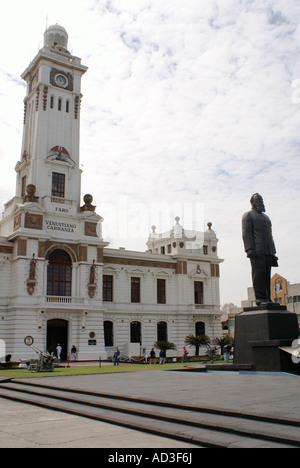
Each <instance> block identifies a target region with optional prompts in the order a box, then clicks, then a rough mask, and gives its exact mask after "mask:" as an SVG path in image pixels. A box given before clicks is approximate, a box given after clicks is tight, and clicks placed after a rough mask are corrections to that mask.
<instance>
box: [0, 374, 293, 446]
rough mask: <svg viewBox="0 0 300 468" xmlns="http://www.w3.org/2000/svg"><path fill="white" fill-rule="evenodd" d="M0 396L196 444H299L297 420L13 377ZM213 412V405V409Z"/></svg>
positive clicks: (3, 384)
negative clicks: (180, 405)
mask: <svg viewBox="0 0 300 468" xmlns="http://www.w3.org/2000/svg"><path fill="white" fill-rule="evenodd" d="M0 397H3V398H9V399H12V400H16V401H21V402H23V403H29V404H34V405H39V406H43V407H46V408H50V409H53V410H59V411H63V412H67V413H72V414H76V415H80V416H84V417H89V418H93V419H97V420H100V421H104V422H108V423H111V424H117V425H121V426H124V427H127V428H131V429H136V430H140V431H144V432H150V433H153V434H156V435H161V436H164V437H169V438H174V439H179V440H182V441H185V442H190V443H191V442H192V443H194V444H195V445H197V446H202V447H222V448H224V447H257V448H258V447H261V448H263V447H264V448H273V447H289V448H290V447H299V446H300V434H299V432H300V431H299V426H298V427H297V426H293V425H287V424H286V423H285V424H283V425H282V424H278V423H273V422H264V421H260V420H254V419H252V420H249V419H245V418H243V417H237V416H235V417H233V416H228V415H225V414H224V415H221V414H214V413H213V412H211V411H210V412H205V411H201V409H198V411H195V408H192V407H191V408H190V409H181V408H178V407H176V405H168V406H165V405H162V406H160V405H158V404H157V402H156V404H151V403H149V402H148V401H145V400H144V401H143V400H139V401H138V402H137V401H128V399H126V398H116V397H114V398H111V397H110V396H109V395H105V396H103V395H98V394H89V393H87V392H74V391H71V390H70V389H68V390H63V389H55V388H54V389H53V388H49V387H47V386H40V385H29V384H24V383H21V381H19V382H10V383H2V384H1V385H0ZM217 413H219V411H218V412H217Z"/></svg>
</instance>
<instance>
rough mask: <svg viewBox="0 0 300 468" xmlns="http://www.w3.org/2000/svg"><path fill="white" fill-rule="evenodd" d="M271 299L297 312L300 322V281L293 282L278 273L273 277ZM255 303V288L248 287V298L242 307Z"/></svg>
mask: <svg viewBox="0 0 300 468" xmlns="http://www.w3.org/2000/svg"><path fill="white" fill-rule="evenodd" d="M271 299H272V301H273V302H275V303H277V304H280V305H283V306H286V307H287V310H289V311H290V312H295V313H296V314H297V315H298V321H299V322H300V283H296V284H291V283H289V282H288V281H287V279H286V278H284V277H283V276H281V275H279V274H278V273H276V274H275V275H274V276H272V278H271ZM255 305H256V302H255V296H254V290H253V288H248V300H246V301H243V302H242V307H243V308H244V307H252V306H255Z"/></svg>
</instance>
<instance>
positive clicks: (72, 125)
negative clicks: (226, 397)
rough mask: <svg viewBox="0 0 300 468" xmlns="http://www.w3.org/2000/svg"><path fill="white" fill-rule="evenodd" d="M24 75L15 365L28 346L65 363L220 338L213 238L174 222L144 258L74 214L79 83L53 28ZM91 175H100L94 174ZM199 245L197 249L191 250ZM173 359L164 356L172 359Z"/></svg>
mask: <svg viewBox="0 0 300 468" xmlns="http://www.w3.org/2000/svg"><path fill="white" fill-rule="evenodd" d="M44 39H45V40H44V46H43V48H42V49H41V50H40V51H39V52H38V54H37V56H36V57H35V58H34V60H33V61H32V62H31V63H30V65H29V66H28V68H27V69H26V70H25V72H24V73H23V75H22V78H23V79H24V80H25V82H26V83H27V92H26V97H25V99H24V129H23V142H22V150H21V157H20V160H19V162H18V163H17V165H16V168H15V170H16V173H17V184H16V192H15V196H14V197H13V198H12V199H11V200H10V201H8V202H7V203H6V205H5V210H4V214H3V218H2V220H1V221H0V278H1V282H0V339H2V340H4V341H5V343H6V349H7V353H9V354H11V355H12V359H13V360H18V359H20V358H24V357H28V356H31V355H32V351H31V350H30V348H28V347H27V346H26V344H25V342H24V340H25V338H26V337H29V339H28V342H29V343H30V342H31V340H30V337H32V338H33V339H34V344H35V345H36V346H37V347H39V348H40V349H42V350H50V351H55V349H56V347H57V344H58V343H60V345H61V347H62V349H63V354H62V357H63V359H66V358H67V356H68V354H69V353H70V350H71V348H72V346H73V345H75V346H76V348H77V350H78V358H79V360H94V359H99V357H101V358H104V359H105V358H107V357H109V356H112V354H113V350H114V347H116V346H118V347H119V348H120V349H121V351H122V353H123V354H126V355H144V354H148V353H149V352H150V350H151V348H152V347H153V345H154V342H155V341H157V340H168V341H172V342H174V343H175V344H176V345H177V347H178V351H177V352H176V351H175V353H173V354H178V353H181V349H182V347H183V345H184V340H185V337H186V336H187V335H190V334H195V335H196V334H207V335H208V336H209V337H210V338H212V339H213V338H216V337H220V336H221V334H222V329H221V319H220V317H221V313H220V288H219V282H220V264H221V263H222V261H223V260H221V259H220V258H219V257H218V248H217V245H218V239H217V237H216V234H215V232H214V231H213V230H212V228H211V223H209V224H208V229H207V230H206V231H205V232H202V233H197V232H188V231H185V230H184V228H183V226H181V225H180V223H179V221H180V220H179V218H176V224H175V225H174V227H173V229H172V230H171V231H169V232H168V233H164V234H158V233H156V232H155V228H154V227H153V229H152V233H151V234H150V236H149V239H148V243H147V246H148V251H147V252H134V251H127V250H125V249H123V248H120V249H110V248H109V244H108V242H105V240H104V239H103V237H102V222H103V219H102V217H101V216H100V215H99V214H97V213H96V207H95V206H94V205H93V197H92V196H91V195H85V197H84V203H83V204H81V203H80V200H81V192H80V190H81V189H80V187H81V169H80V158H79V136H80V113H81V111H80V102H81V99H82V94H81V78H82V76H83V75H84V73H85V72H86V71H87V67H85V66H84V65H82V63H81V59H80V58H78V57H76V56H73V55H72V54H71V53H70V52H69V50H68V34H67V32H66V30H65V29H64V28H63V27H61V26H59V25H54V26H50V27H49V28H48V29H47V30H46V32H45V35H44ZM95 176H96V174H95ZM199 239H201V242H200V243H199ZM170 355H172V353H171V352H170Z"/></svg>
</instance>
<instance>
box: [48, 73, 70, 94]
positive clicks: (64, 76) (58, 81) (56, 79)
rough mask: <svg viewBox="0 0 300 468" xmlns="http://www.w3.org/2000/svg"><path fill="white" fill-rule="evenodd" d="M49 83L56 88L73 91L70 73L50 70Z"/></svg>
mask: <svg viewBox="0 0 300 468" xmlns="http://www.w3.org/2000/svg"><path fill="white" fill-rule="evenodd" d="M50 83H51V84H52V86H55V87H56V88H63V89H65V90H67V91H73V76H72V74H71V73H67V72H65V71H62V70H57V69H56V68H52V70H51V72H50Z"/></svg>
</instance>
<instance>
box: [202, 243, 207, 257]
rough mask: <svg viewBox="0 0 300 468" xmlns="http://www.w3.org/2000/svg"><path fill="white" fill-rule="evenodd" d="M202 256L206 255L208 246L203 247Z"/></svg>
mask: <svg viewBox="0 0 300 468" xmlns="http://www.w3.org/2000/svg"><path fill="white" fill-rule="evenodd" d="M203 255H208V246H207V245H204V246H203Z"/></svg>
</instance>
